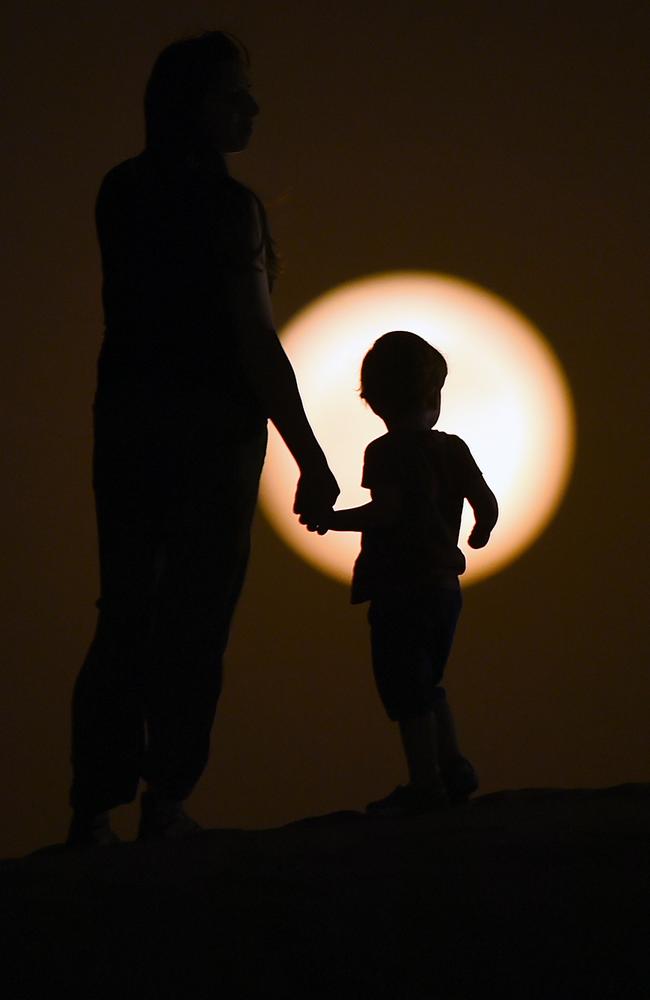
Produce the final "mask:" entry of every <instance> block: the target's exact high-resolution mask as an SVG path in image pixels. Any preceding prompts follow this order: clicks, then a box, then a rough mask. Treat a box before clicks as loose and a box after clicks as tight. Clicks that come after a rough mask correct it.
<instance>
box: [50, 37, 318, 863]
mask: <svg viewBox="0 0 650 1000" xmlns="http://www.w3.org/2000/svg"><path fill="white" fill-rule="evenodd" d="M258 110H259V109H258V106H257V104H256V102H255V100H254V98H253V97H252V95H251V93H250V87H249V81H248V56H247V53H246V51H245V49H244V48H243V46H241V44H240V43H239V42H237V41H236V40H235V39H233V38H231V37H230V36H228V35H226V34H225V33H223V32H218V31H216V32H208V33H206V34H204V35H202V36H200V37H197V38H192V39H188V40H184V41H180V42H175V43H174V44H172V45H170V46H169V47H168V48H166V49H165V50H164V51H163V52H162V53H161V54H160V56H159V57H158V60H157V62H156V63H155V66H154V68H153V71H152V74H151V77H150V79H149V82H148V85H147V90H146V96H145V118H146V128H147V143H146V149H145V151H144V152H143V153H142V154H141V155H139V156H136V157H135V158H133V159H131V160H127V161H126V162H125V163H122V164H120V165H119V166H117V167H115V168H114V169H113V170H111V171H110V172H109V173H108V175H107V176H106V177H105V179H104V181H103V183H102V185H101V189H100V192H99V196H98V201H97V230H98V236H99V242H100V247H101V254H102V265H103V274H104V285H103V301H104V311H105V323H106V329H105V337H104V342H103V346H102V349H101V354H100V358H99V365H98V385H97V394H96V398H95V407H94V424H95V449H94V489H95V496H96V507H97V521H98V532H99V554H100V576H101V597H100V600H99V601H98V608H99V619H98V624H97V632H96V635H95V638H94V640H93V642H92V645H91V647H90V650H89V652H88V655H87V658H86V661H85V663H84V665H83V667H82V670H81V672H80V675H79V678H78V680H77V683H76V686H75V691H74V699H73V728H72V763H73V784H72V790H71V804H72V806H73V809H74V815H73V820H72V824H71V828H70V833H69V843H71V844H86V843H90V844H100V843H110V842H111V841H113V840H115V839H116V838H115V835H114V834H113V833H112V831H111V828H110V825H109V817H108V810H110V809H111V808H112V807H114V806H117V805H118V804H120V803H126V802H130V801H132V800H133V799H134V797H135V795H136V792H137V787H138V782H139V779H140V778H141V777H142V778H144V779H145V780H146V782H147V784H148V788H147V790H146V791H145V793H144V794H143V796H142V818H141V823H140V831H139V836H140V837H142V838H149V837H172V836H182V835H185V834H188V833H191V832H192V831H193V830H195V829H196V828H197V825H196V824H195V823H194V821H193V820H191V819H190V818H189V817H188V816H187V815H186V814H185V812H184V810H183V807H182V803H183V801H184V800H185V799H186V798H187V796H188V795H189V794H190V792H191V791H192V789H193V787H194V785H195V783H196V782H197V780H198V778H199V777H200V775H201V773H202V771H203V769H204V767H205V764H206V761H207V758H208V751H209V737H210V730H211V726H212V723H213V719H214V713H215V709H216V705H217V700H218V697H219V693H220V690H221V673H222V666H221V661H222V656H223V652H224V649H225V647H226V643H227V640H228V632H229V628H230V623H231V618H232V615H233V611H234V608H235V605H236V602H237V599H238V596H239V593H240V589H241V586H242V583H243V579H244V574H245V570H246V563H247V559H248V552H249V533H250V524H251V519H252V516H253V511H254V507H255V502H256V498H257V490H258V481H259V476H260V472H261V468H262V463H263V460H264V452H265V447H266V420H267V417H270V418H271V419H272V420H273V422H274V423H275V425H276V426H277V428H278V430H279V432H280V434H281V435H282V437H283V439H284V441H285V443H286V444H287V447H288V448H289V449H290V451H291V453H292V455H293V456H294V458H295V459H296V462H297V464H298V466H299V469H300V473H301V475H300V480H299V483H298V489H297V493H296V501H295V510H296V512H297V513H299V514H302V515H303V516H315V515H316V514H317V512H319V511H321V510H323V509H326V508H329V507H331V505H332V504H333V503H334V501H335V499H336V497H337V496H338V486H337V484H336V481H335V479H334V477H333V476H332V473H331V472H330V470H329V468H328V465H327V462H326V460H325V457H324V455H323V452H322V450H321V448H320V446H319V445H318V443H317V441H316V439H315V438H314V435H313V433H312V431H311V428H310V426H309V424H308V422H307V419H306V416H305V413H304V410H303V407H302V403H301V400H300V396H299V393H298V388H297V385H296V380H295V376H294V373H293V370H292V368H291V365H290V363H289V361H288V359H287V357H286V355H285V353H284V351H283V349H282V347H281V345H280V343H279V340H278V338H277V336H276V333H275V330H274V325H273V319H272V313H271V307H270V301H269V291H270V287H271V284H272V280H273V277H274V275H275V271H276V257H275V253H274V248H273V242H272V240H271V237H270V234H269V229H268V225H267V222H266V216H265V213H264V210H263V208H262V206H261V204H260V202H259V200H258V199H257V197H256V196H255V195H254V194H253V193H252V192H251V191H249V190H248V189H247V188H245V187H244V186H243V185H242V184H240V183H238V182H236V181H235V180H233V179H232V178H231V177H230V176H229V174H228V171H227V168H226V162H225V154H227V153H231V152H238V151H240V150H243V149H244V148H245V147H246V145H247V143H248V140H249V138H250V135H251V130H252V125H253V120H254V118H255V116H256V115H257V113H258Z"/></svg>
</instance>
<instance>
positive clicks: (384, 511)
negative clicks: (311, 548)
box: [316, 485, 402, 534]
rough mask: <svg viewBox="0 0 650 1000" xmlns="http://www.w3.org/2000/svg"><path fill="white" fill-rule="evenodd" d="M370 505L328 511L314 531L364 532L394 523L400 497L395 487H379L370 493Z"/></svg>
mask: <svg viewBox="0 0 650 1000" xmlns="http://www.w3.org/2000/svg"><path fill="white" fill-rule="evenodd" d="M370 496H371V497H372V499H371V501H370V503H366V504H363V505H362V506H361V507H348V508H347V510H333V511H330V512H329V513H328V514H326V515H325V517H324V518H323V519H322V520H321V521H320V523H319V524H318V526H317V528H316V530H317V531H318V533H319V534H325V532H326V531H328V530H331V531H366V530H367V529H368V528H374V527H377V526H379V525H385V524H390V523H391V522H392V521H394V520H395V519H396V518H397V516H398V515H399V512H400V510H401V506H402V497H401V493H400V490H399V488H398V487H397V486H392V485H388V486H381V487H378V488H377V489H373V490H371V491H370Z"/></svg>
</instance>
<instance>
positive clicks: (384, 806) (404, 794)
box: [366, 785, 449, 816]
mask: <svg viewBox="0 0 650 1000" xmlns="http://www.w3.org/2000/svg"><path fill="white" fill-rule="evenodd" d="M447 806H449V798H448V797H447V793H446V791H445V789H444V787H443V786H442V785H440V786H434V787H432V788H421V787H420V786H419V785H398V786H397V788H396V789H395V790H394V791H392V792H391V793H390V795H387V796H386V797H385V798H383V799H378V800H377V801H376V802H369V803H368V805H367V806H366V812H367V813H368V815H370V816H422V815H424V814H425V813H428V812H436V811H437V810H440V809H445V808H447Z"/></svg>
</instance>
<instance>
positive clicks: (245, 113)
mask: <svg viewBox="0 0 650 1000" xmlns="http://www.w3.org/2000/svg"><path fill="white" fill-rule="evenodd" d="M259 110H260V109H259V106H258V104H257V102H256V101H255V98H254V97H253V95H252V94H251V91H250V81H249V78H248V72H247V69H246V67H245V66H244V65H243V63H242V62H241V61H239V60H233V61H232V62H230V63H226V64H225V65H224V67H223V69H222V72H221V75H220V80H219V83H218V85H217V86H215V88H214V90H210V91H209V92H208V93H207V94H206V95H205V98H204V99H203V105H202V108H201V117H202V124H203V128H204V130H205V133H206V135H207V136H208V138H209V140H210V143H211V145H213V146H214V148H215V149H218V150H219V152H221V153H238V152H240V151H241V150H243V149H245V148H246V146H247V145H248V142H249V140H250V137H251V133H252V131H253V118H254V117H255V115H257V114H258V113H259Z"/></svg>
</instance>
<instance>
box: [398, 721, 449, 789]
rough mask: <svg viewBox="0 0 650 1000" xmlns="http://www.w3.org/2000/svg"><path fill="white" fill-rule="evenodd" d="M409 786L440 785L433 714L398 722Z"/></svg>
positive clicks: (436, 734) (436, 735) (435, 726)
mask: <svg viewBox="0 0 650 1000" xmlns="http://www.w3.org/2000/svg"><path fill="white" fill-rule="evenodd" d="M399 729H400V736H401V737H402V746H403V747H404V754H405V756H406V763H407V765H408V771H409V779H410V783H411V785H417V786H419V787H426V788H432V787H437V786H440V785H441V784H442V782H441V778H440V769H439V757H438V732H437V730H438V727H437V725H436V717H435V714H434V713H433V712H427V713H426V714H425V715H417V716H415V717H412V718H409V719H402V720H400V722H399Z"/></svg>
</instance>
